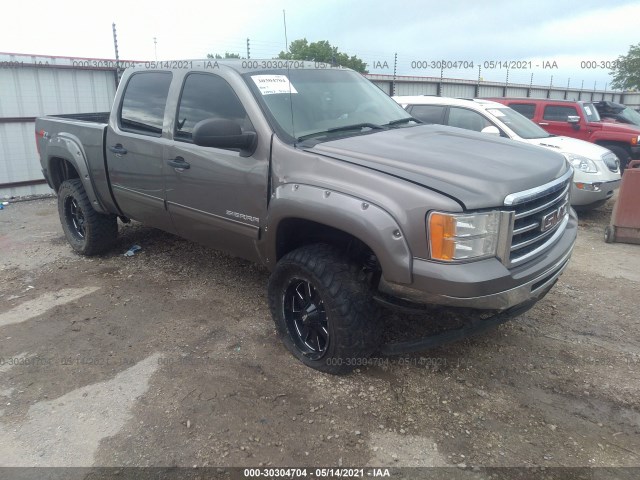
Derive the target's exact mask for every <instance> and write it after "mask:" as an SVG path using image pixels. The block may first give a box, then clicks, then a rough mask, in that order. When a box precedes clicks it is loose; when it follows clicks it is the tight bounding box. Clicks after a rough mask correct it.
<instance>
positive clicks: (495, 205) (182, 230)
mask: <svg viewBox="0 0 640 480" xmlns="http://www.w3.org/2000/svg"><path fill="white" fill-rule="evenodd" d="M182 63H183V66H184V65H188V68H164V67H171V65H164V63H161V64H158V65H157V66H158V68H154V69H151V68H143V67H137V68H130V69H128V70H127V71H126V72H125V74H124V76H123V77H122V80H121V82H120V85H119V88H118V91H117V94H116V97H115V100H114V104H113V109H112V111H111V112H110V113H93V114H77V115H62V116H48V117H44V118H39V119H37V121H36V140H37V144H38V150H39V152H40V158H41V163H42V170H43V173H44V176H45V178H46V179H47V181H48V182H49V185H50V186H51V187H52V188H53V189H54V190H55V191H56V192H57V195H58V210H59V214H60V220H61V222H62V227H63V230H64V233H65V235H66V237H67V239H68V241H69V243H70V244H71V246H72V247H73V248H74V249H75V250H76V251H77V252H78V253H80V254H83V255H96V254H101V253H103V252H105V251H107V250H108V249H109V248H110V247H111V246H112V244H113V242H114V240H115V238H116V236H117V233H118V224H117V221H118V218H119V219H120V220H121V221H124V222H127V221H128V220H129V219H135V220H138V221H140V222H143V223H145V224H147V225H150V226H154V227H157V228H160V229H163V230H166V231H168V232H172V233H175V234H177V235H180V236H182V237H185V238H188V239H192V240H195V241H198V242H201V243H203V244H206V245H209V246H212V247H214V248H217V249H220V250H224V251H226V252H229V253H231V254H233V255H237V256H240V257H244V258H246V259H249V260H252V261H255V262H259V263H261V264H263V265H265V266H266V267H267V268H268V269H269V270H270V271H271V277H270V280H269V285H268V298H269V306H270V309H271V312H272V315H273V318H274V321H275V325H276V329H277V331H278V333H279V335H280V336H281V338H282V340H283V342H284V344H285V345H286V347H287V348H288V349H289V350H290V351H291V353H293V355H294V356H296V357H297V358H298V359H300V360H301V361H302V362H304V363H305V364H306V365H308V366H310V367H313V368H316V369H318V370H322V371H325V372H330V373H345V372H348V371H349V370H351V369H352V368H354V366H356V365H357V364H358V363H357V362H355V361H351V360H354V359H360V360H362V359H366V358H367V357H368V356H369V355H370V354H371V353H373V352H374V351H376V350H377V349H378V348H379V347H380V343H381V331H382V326H381V323H380V318H381V317H380V308H379V307H380V304H381V303H383V304H385V305H392V306H393V305H396V306H402V307H406V306H407V305H412V306H416V305H424V304H431V305H442V306H447V308H448V307H464V309H465V311H468V310H469V309H473V311H476V309H477V311H478V312H479V316H480V313H482V312H487V311H493V312H500V313H508V312H520V311H523V308H525V309H526V308H528V307H529V306H531V305H533V303H535V301H536V300H538V299H539V298H541V297H542V296H544V294H546V293H547V291H548V290H549V289H550V288H551V286H552V285H553V284H554V283H555V281H556V279H557V278H558V276H559V275H560V274H561V273H562V271H563V270H564V269H565V267H566V265H567V262H568V260H569V257H570V255H571V252H572V249H573V245H574V242H575V239H576V231H577V221H576V216H575V212H574V211H573V210H572V209H571V208H570V206H569V195H570V187H571V181H572V176H573V170H572V168H571V166H570V165H569V164H568V163H567V161H566V160H565V158H564V157H563V156H562V155H560V154H558V153H555V152H552V151H548V150H546V149H543V148H540V147H536V146H529V145H523V144H518V143H515V142H512V141H509V140H506V139H502V138H498V137H490V136H487V135H482V134H480V133H475V132H470V131H464V130H461V129H454V128H450V127H446V126H439V125H422V124H421V123H420V121H419V120H416V119H414V118H413V117H411V116H409V114H407V112H406V111H405V110H403V109H402V108H401V107H400V106H399V105H398V104H397V103H395V102H394V101H393V100H392V99H391V98H389V97H388V96H387V95H386V94H384V93H383V92H382V91H381V90H380V89H378V88H377V87H376V86H375V85H374V84H372V83H371V82H369V81H368V80H366V79H364V78H363V77H362V76H361V75H360V74H358V73H356V72H354V71H352V70H349V69H343V68H332V67H330V66H328V65H325V64H314V63H311V62H291V61H289V62H287V61H278V60H265V61H261V60H237V61H223V62H213V61H189V62H182ZM483 315H484V313H483ZM414 347H415V345H414Z"/></svg>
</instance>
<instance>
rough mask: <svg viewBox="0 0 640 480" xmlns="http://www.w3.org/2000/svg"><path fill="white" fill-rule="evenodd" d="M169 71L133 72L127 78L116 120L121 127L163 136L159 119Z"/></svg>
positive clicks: (167, 86)
mask: <svg viewBox="0 0 640 480" xmlns="http://www.w3.org/2000/svg"><path fill="white" fill-rule="evenodd" d="M170 85H171V73H169V72H150V73H146V72H145V73H136V74H134V75H132V76H131V78H129V82H128V83H127V87H126V90H125V91H124V95H123V97H122V106H121V108H120V115H119V117H118V121H119V123H120V128H121V129H122V130H124V131H127V132H133V133H140V134H142V135H153V136H155V137H159V136H160V135H162V121H163V119H164V107H165V105H166V104H167V95H168V93H169V86H170Z"/></svg>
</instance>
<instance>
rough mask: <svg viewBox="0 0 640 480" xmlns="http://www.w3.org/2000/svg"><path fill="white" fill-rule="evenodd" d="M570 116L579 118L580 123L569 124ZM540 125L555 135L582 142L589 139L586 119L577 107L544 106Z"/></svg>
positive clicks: (563, 105)
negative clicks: (577, 139)
mask: <svg viewBox="0 0 640 480" xmlns="http://www.w3.org/2000/svg"><path fill="white" fill-rule="evenodd" d="M570 116H574V117H576V116H577V117H579V118H580V123H578V124H572V123H569V117H570ZM539 125H540V126H541V127H542V128H544V129H545V130H546V131H547V132H549V133H552V134H553V135H564V136H566V137H573V138H579V139H582V140H586V139H587V137H588V132H587V129H586V128H585V127H586V125H585V123H584V117H583V115H582V114H581V112H580V111H578V107H577V106H576V105H571V104H569V105H567V104H553V103H551V104H546V105H544V107H543V110H542V119H541V120H540V122H539Z"/></svg>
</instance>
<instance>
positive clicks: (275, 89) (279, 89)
mask: <svg viewBox="0 0 640 480" xmlns="http://www.w3.org/2000/svg"><path fill="white" fill-rule="evenodd" d="M251 78H252V79H253V81H254V83H255V84H256V85H257V87H258V89H259V90H260V93H261V94H262V95H273V94H276V93H289V92H291V93H298V91H297V90H296V89H295V88H294V86H293V85H291V82H289V79H288V78H287V76H286V75H252V76H251Z"/></svg>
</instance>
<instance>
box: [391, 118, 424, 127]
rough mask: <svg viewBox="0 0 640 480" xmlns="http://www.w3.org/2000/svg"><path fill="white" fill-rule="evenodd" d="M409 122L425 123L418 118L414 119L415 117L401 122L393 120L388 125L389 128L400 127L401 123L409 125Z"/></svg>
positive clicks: (402, 119)
mask: <svg viewBox="0 0 640 480" xmlns="http://www.w3.org/2000/svg"><path fill="white" fill-rule="evenodd" d="M409 122H416V123H424V122H423V121H422V120H418V119H417V118H414V117H405V118H400V119H399V120H392V121H390V122H389V123H387V124H386V125H387V126H392V125H400V124H401V123H409Z"/></svg>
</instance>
